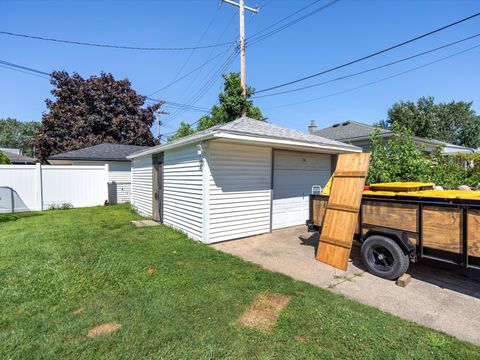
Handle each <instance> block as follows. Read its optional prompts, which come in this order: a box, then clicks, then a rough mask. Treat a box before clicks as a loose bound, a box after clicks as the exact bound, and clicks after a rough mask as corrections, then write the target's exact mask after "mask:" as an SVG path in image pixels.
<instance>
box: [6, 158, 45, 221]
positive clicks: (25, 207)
mask: <svg viewBox="0 0 480 360" xmlns="http://www.w3.org/2000/svg"><path fill="white" fill-rule="evenodd" d="M37 176H38V174H37V167H36V166H35V165H0V187H2V191H1V192H0V212H1V213H5V212H11V211H12V208H13V209H14V210H15V211H30V210H41V204H40V202H39V196H38V195H39V194H38V193H39V192H40V188H39V187H38V183H39V180H38V179H37Z"/></svg>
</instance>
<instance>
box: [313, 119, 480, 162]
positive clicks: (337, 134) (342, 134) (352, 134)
mask: <svg viewBox="0 0 480 360" xmlns="http://www.w3.org/2000/svg"><path fill="white" fill-rule="evenodd" d="M374 130H375V126H372V125H368V124H364V123H361V122H358V121H351V120H350V121H345V122H343V123H340V124H335V125H333V126H330V127H328V128H324V129H320V130H317V131H315V132H314V134H315V135H319V136H323V137H326V138H329V139H333V140H337V141H345V142H353V141H361V140H369V139H370V135H371V134H372V133H373V131H374ZM379 135H380V136H381V137H391V136H394V135H395V133H394V132H393V131H391V130H387V129H382V128H381V129H380V133H379ZM413 140H414V141H415V142H416V143H419V144H422V145H427V146H428V145H429V146H435V147H437V146H443V148H444V149H443V152H444V154H452V153H457V152H466V153H473V152H475V150H474V149H471V148H468V147H465V146H460V145H455V144H450V143H447V142H445V141H440V140H435V139H426V138H421V137H418V136H414V137H413Z"/></svg>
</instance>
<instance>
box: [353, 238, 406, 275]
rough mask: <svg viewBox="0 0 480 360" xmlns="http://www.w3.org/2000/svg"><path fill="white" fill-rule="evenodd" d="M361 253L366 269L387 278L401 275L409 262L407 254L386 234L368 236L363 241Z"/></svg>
mask: <svg viewBox="0 0 480 360" xmlns="http://www.w3.org/2000/svg"><path fill="white" fill-rule="evenodd" d="M361 253H362V260H363V263H364V264H365V266H366V267H367V269H368V271H369V272H371V273H372V274H374V275H376V276H379V277H381V278H384V279H388V280H393V279H397V278H398V277H400V276H402V275H403V274H404V273H405V272H406V271H407V269H408V265H409V264H410V259H409V257H408V254H405V253H404V252H403V250H402V249H401V248H400V246H398V244H397V243H396V242H395V241H393V240H392V239H390V238H388V237H386V236H381V235H372V236H370V237H369V238H368V239H367V240H365V241H364V242H363V244H362V248H361Z"/></svg>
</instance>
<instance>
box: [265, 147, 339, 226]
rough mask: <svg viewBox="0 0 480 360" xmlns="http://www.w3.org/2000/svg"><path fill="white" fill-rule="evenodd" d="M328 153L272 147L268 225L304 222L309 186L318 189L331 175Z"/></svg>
mask: <svg viewBox="0 0 480 360" xmlns="http://www.w3.org/2000/svg"><path fill="white" fill-rule="evenodd" d="M331 162H332V159H331V156H330V155H326V154H314V153H303V152H295V151H280V150H275V153H274V170H273V211H272V228H273V229H279V228H284V227H289V226H296V225H302V224H305V221H306V220H308V218H309V207H310V201H309V200H310V194H311V190H312V186H313V185H320V186H321V187H322V188H323V187H324V186H325V184H326V183H327V181H328V179H329V177H330V175H331Z"/></svg>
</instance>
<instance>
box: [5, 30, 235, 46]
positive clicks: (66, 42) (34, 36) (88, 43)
mask: <svg viewBox="0 0 480 360" xmlns="http://www.w3.org/2000/svg"><path fill="white" fill-rule="evenodd" d="M0 35H7V36H15V37H21V38H26V39H33V40H42V41H50V42H56V43H63V44H70V45H81V46H92V47H100V48H111V49H124V50H140V51H184V50H199V49H210V48H215V47H221V46H227V45H229V44H230V43H228V42H223V43H218V44H209V45H200V46H183V47H140V46H126V45H112V44H99V43H90V42H83V41H73V40H65V39H56V38H49V37H43V36H36V35H27V34H19V33H13V32H9V31H0Z"/></svg>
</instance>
